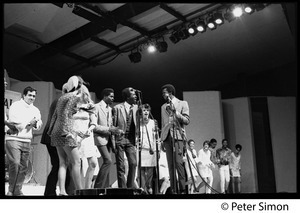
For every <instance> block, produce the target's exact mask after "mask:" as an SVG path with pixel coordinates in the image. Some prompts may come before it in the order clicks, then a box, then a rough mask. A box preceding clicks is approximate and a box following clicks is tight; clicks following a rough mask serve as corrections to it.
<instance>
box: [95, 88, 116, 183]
mask: <svg viewBox="0 0 300 213" xmlns="http://www.w3.org/2000/svg"><path fill="white" fill-rule="evenodd" d="M114 96H115V95H114V90H113V89H111V88H105V89H103V90H102V92H101V97H102V100H101V101H100V102H99V103H97V104H96V105H95V107H96V115H97V125H96V127H95V129H94V143H95V145H96V146H97V148H98V150H99V152H100V154H101V156H102V159H103V164H102V165H101V167H100V165H99V167H100V169H99V172H98V175H97V178H96V180H95V185H94V188H108V187H109V184H110V180H109V174H110V168H111V165H112V159H111V151H113V152H115V141H114V135H113V134H117V133H118V132H119V129H118V128H116V127H114V126H113V122H112V108H111V105H112V104H113V101H114Z"/></svg>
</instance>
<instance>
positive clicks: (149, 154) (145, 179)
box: [139, 104, 157, 194]
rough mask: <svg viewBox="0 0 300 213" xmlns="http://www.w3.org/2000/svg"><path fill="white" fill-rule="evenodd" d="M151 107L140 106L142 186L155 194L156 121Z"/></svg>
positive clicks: (146, 190)
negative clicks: (152, 116) (152, 117)
mask: <svg viewBox="0 0 300 213" xmlns="http://www.w3.org/2000/svg"><path fill="white" fill-rule="evenodd" d="M150 111H151V107H150V105H149V104H143V105H142V106H141V108H140V113H141V119H140V124H141V125H140V132H141V147H140V148H141V159H139V160H141V168H140V169H141V180H140V181H141V184H140V185H141V188H143V189H144V191H145V192H146V193H147V194H153V187H152V185H153V175H154V171H155V167H156V164H157V163H156V154H157V153H156V144H155V143H156V141H155V122H154V120H153V119H150V118H149V114H150Z"/></svg>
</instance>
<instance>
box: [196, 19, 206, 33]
mask: <svg viewBox="0 0 300 213" xmlns="http://www.w3.org/2000/svg"><path fill="white" fill-rule="evenodd" d="M196 25H197V31H198V32H200V33H203V32H205V31H206V25H205V22H204V20H202V19H199V20H198V21H197V22H196Z"/></svg>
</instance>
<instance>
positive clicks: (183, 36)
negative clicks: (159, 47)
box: [178, 28, 190, 40]
mask: <svg viewBox="0 0 300 213" xmlns="http://www.w3.org/2000/svg"><path fill="white" fill-rule="evenodd" d="M189 36H190V34H189V31H188V30H187V29H185V28H182V29H181V30H179V31H178V37H179V38H180V39H182V40H184V39H187V38H188V37H189Z"/></svg>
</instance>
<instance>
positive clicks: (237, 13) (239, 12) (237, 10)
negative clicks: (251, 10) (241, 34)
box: [232, 6, 243, 17]
mask: <svg viewBox="0 0 300 213" xmlns="http://www.w3.org/2000/svg"><path fill="white" fill-rule="evenodd" d="M232 13H233V15H234V16H235V17H241V16H242V15H243V10H242V8H241V7H239V6H237V7H235V8H234V9H233V10H232Z"/></svg>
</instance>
